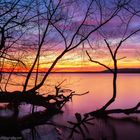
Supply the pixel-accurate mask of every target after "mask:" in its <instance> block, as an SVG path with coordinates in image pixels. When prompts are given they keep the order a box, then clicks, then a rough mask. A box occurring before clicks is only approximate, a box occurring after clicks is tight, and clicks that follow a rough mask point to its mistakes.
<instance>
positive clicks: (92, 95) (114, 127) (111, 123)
mask: <svg viewBox="0 0 140 140" xmlns="http://www.w3.org/2000/svg"><path fill="white" fill-rule="evenodd" d="M34 76H35V74H33V75H32V79H31V80H30V86H29V87H28V88H31V87H32V86H33V83H34V82H33V81H34ZM42 76H43V73H41V74H40V76H39V80H40V79H41V78H42ZM6 77H7V74H5V78H6ZM11 79H12V80H11V81H10V85H9V86H8V87H7V90H11V91H13V90H15V89H16V90H20V89H21V88H22V85H23V83H24V79H25V74H22V75H20V74H19V75H13V76H12V77H11ZM62 81H63V83H62V85H61V87H62V88H64V89H71V90H73V91H75V92H76V93H77V94H81V93H84V92H87V91H89V94H87V95H84V96H75V97H74V98H73V100H72V102H69V103H68V104H67V105H66V106H65V107H64V108H63V110H64V113H63V115H57V116H55V117H54V118H53V120H54V121H55V122H57V123H60V122H61V123H62V122H63V124H64V125H68V124H67V121H68V120H73V119H74V114H75V113H76V112H80V113H81V114H84V113H86V112H90V111H93V110H96V109H99V108H100V107H102V106H103V105H104V104H105V103H106V102H107V101H108V100H109V99H110V98H111V96H112V90H113V89H112V74H101V73H100V74H95V73H79V74H78V73H53V74H51V75H50V76H49V77H48V80H47V82H46V83H45V84H44V86H43V87H42V88H41V89H40V90H39V91H40V92H41V93H43V94H49V93H53V92H54V91H55V90H54V86H55V85H58V84H59V83H61V82H62ZM3 82H4V81H3ZM17 84H18V86H17ZM139 84H140V74H119V75H118V80H117V97H116V101H115V102H114V103H113V104H112V105H111V106H110V107H109V108H129V107H133V106H135V105H136V104H137V103H138V102H139V101H140V86H139ZM21 110H22V111H21V113H20V115H21V116H22V115H25V114H26V113H28V111H29V110H30V106H26V107H21ZM3 114H5V113H3ZM134 116H135V117H138V118H137V119H139V116H138V115H132V117H134ZM115 117H120V115H115ZM121 117H124V115H121ZM89 128H90V132H91V133H90V136H93V137H94V138H95V139H98V140H100V139H101V140H102V138H104V137H105V138H106V139H107V140H108V139H109V140H111V139H114V137H115V139H116V140H123V139H127V140H139V139H140V133H139V130H140V124H138V122H137V123H135V122H132V121H122V119H119V120H118V119H111V118H110V119H107V120H102V119H96V120H95V126H94V127H92V128H91V126H90V127H89ZM37 131H38V133H39V134H40V138H36V139H42V140H43V139H45V140H46V139H48V140H51V139H52V140H55V139H57V137H56V136H55V135H54V133H55V129H54V127H52V126H49V127H48V125H43V126H39V127H37ZM22 133H23V135H24V136H25V138H26V139H31V135H29V130H25V131H24V132H22ZM63 133H64V136H63V139H66V137H65V136H66V135H65V133H67V132H64V131H63ZM104 135H105V136H104ZM80 139H82V138H80Z"/></svg>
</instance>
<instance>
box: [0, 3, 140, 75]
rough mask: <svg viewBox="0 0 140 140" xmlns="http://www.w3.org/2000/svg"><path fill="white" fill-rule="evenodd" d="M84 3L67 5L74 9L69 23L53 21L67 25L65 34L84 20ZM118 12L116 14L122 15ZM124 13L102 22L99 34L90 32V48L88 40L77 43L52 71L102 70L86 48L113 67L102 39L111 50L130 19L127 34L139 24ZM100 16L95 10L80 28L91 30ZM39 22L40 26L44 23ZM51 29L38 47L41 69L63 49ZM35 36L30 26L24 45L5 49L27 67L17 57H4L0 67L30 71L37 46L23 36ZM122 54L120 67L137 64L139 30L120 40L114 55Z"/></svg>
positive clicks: (60, 26)
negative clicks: (120, 42)
mask: <svg viewBox="0 0 140 140" xmlns="http://www.w3.org/2000/svg"><path fill="white" fill-rule="evenodd" d="M106 4H107V6H108V7H111V6H112V5H111V3H106ZM87 5H88V4H87ZM87 5H85V4H84V1H83V2H79V5H78V7H76V8H75V5H73V6H72V5H70V6H69V9H70V10H74V12H75V13H74V14H73V16H74V17H73V20H71V23H69V24H64V22H60V23H59V22H58V23H57V24H56V26H57V27H58V28H59V29H60V30H63V29H64V28H65V29H66V34H67V35H68V39H69V38H70V37H71V35H72V34H73V33H74V31H75V28H76V26H79V25H80V23H81V21H82V20H83V18H84V14H85V11H86V9H87V7H86V6H87ZM134 6H135V5H134ZM81 7H82V8H83V10H80V8H81ZM135 7H136V6H135ZM74 8H75V9H74ZM70 10H69V11H70ZM69 11H68V12H69ZM61 12H66V11H65V10H64V11H61ZM123 12H126V11H123ZM123 12H122V13H123ZM122 13H121V14H122ZM71 14H72V12H71V11H70V12H69V13H68V16H70V15H71ZM121 14H120V15H119V16H122V15H121ZM123 14H124V13H123ZM127 14H128V13H126V17H125V16H122V18H123V19H121V18H120V17H119V16H116V17H115V18H113V19H112V20H111V21H110V22H109V23H107V24H105V25H104V26H103V27H102V28H101V30H99V31H100V32H101V31H102V35H99V32H95V33H93V34H92V35H91V36H90V38H89V40H90V43H91V44H92V49H91V47H90V46H89V44H88V43H87V41H85V42H84V48H83V47H82V44H80V45H79V46H78V48H76V49H74V50H72V51H70V52H68V53H67V54H65V55H64V57H63V58H62V59H61V60H60V61H59V62H58V64H57V65H56V66H55V67H54V69H53V71H55V72H82V71H87V72H92V71H93V72H95V71H103V70H105V68H104V67H102V66H99V65H98V64H95V63H92V62H90V61H89V58H88V56H87V55H86V53H85V51H86V50H87V51H88V52H89V54H90V55H91V57H92V58H93V59H94V60H97V61H99V62H101V63H104V64H106V65H107V66H109V67H110V68H113V67H112V64H113V63H112V60H111V57H110V54H109V50H108V49H107V47H106V44H105V42H104V39H107V40H108V41H109V43H110V44H111V45H112V47H111V48H112V50H114V48H115V45H116V44H117V43H119V41H120V40H121V38H122V35H123V33H124V32H125V30H126V28H127V23H128V22H129V25H128V30H127V31H128V32H126V36H127V35H129V33H131V32H132V31H135V30H136V29H138V28H139V23H140V19H139V17H137V16H133V18H132V19H131V22H130V21H129V19H130V18H131V16H130V17H129V15H127ZM99 16H100V15H99V14H98V13H97V14H96V13H95V17H94V16H93V17H91V18H87V19H86V21H85V23H84V25H86V26H87V27H83V30H84V28H86V30H85V32H84V33H83V34H86V33H87V32H88V30H91V27H94V26H96V25H97V24H98V22H99V21H98V18H99V19H100V17H99ZM105 18H106V17H105ZM122 20H124V23H123V24H122ZM40 22H41V24H46V23H45V22H43V21H40ZM41 26H42V28H43V25H41ZM51 28H52V27H51ZM54 30H55V29H54V28H53V29H51V30H50V31H49V33H48V34H49V35H48V37H47V39H46V42H47V43H46V42H45V44H44V46H43V47H42V49H41V54H40V61H39V63H40V65H39V71H40V72H45V71H47V69H48V68H49V67H50V65H51V64H52V62H53V61H54V60H55V58H56V57H57V56H58V54H60V53H61V52H62V50H63V49H64V43H63V42H62V40H61V39H60V37H59V36H58V33H56V31H54ZM37 37H38V31H37V28H33V30H32V29H31V30H30V31H29V32H28V33H27V35H26V36H25V37H24V40H25V41H24V44H25V45H22V48H23V49H20V47H21V46H14V47H13V48H11V49H9V50H8V51H9V55H10V56H11V57H12V58H16V59H20V60H22V61H23V62H24V63H25V64H26V67H24V66H23V65H22V64H20V63H18V64H17V62H16V61H15V62H14V61H13V62H11V61H10V60H5V63H4V64H3V68H2V71H12V70H13V71H19V72H21V71H24V72H27V71H29V69H30V67H31V65H32V63H33V61H34V58H35V55H36V53H37V50H36V49H33V48H35V47H36V46H33V45H32V47H30V48H29V47H26V40H27V39H28V42H27V43H29V41H30V43H32V41H35V40H36V38H37ZM74 43H75V42H74ZM28 45H29V44H28ZM122 57H125V58H124V59H122V60H119V61H118V67H119V68H140V33H137V34H135V35H133V36H132V37H131V38H129V39H128V40H127V41H126V42H124V44H122V46H121V48H120V50H119V52H118V55H117V58H118V59H119V58H122ZM35 69H36V68H35ZM35 69H34V71H35Z"/></svg>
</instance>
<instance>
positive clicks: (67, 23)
mask: <svg viewBox="0 0 140 140" xmlns="http://www.w3.org/2000/svg"><path fill="white" fill-rule="evenodd" d="M134 1H135V2H138V1H137V0H111V1H110V2H109V3H108V2H107V1H106V0H98V1H97V0H87V1H85V0H82V1H79V0H76V1H73V0H65V1H63V0H56V1H54V0H48V1H47V0H40V1H37V0H12V1H9V0H2V1H0V82H1V85H0V103H7V106H6V108H7V109H10V110H11V111H12V115H11V116H0V134H1V135H6V133H5V132H10V131H11V130H12V131H11V132H10V133H8V134H9V135H14V136H17V137H18V136H19V137H20V136H22V134H21V131H22V130H25V129H31V130H32V129H33V128H34V127H35V126H38V125H43V124H47V121H48V120H50V118H53V116H54V115H56V114H59V113H62V112H63V111H62V108H63V107H64V105H65V104H66V103H67V102H69V101H71V100H72V97H73V96H82V95H85V94H87V93H88V92H85V93H83V94H77V93H75V92H74V91H72V89H67V91H68V93H67V94H66V93H65V89H63V88H62V87H61V85H62V83H63V81H62V82H61V83H60V84H58V85H55V86H54V90H55V92H54V93H50V94H42V93H41V91H40V89H41V88H42V87H43V86H44V85H45V82H46V81H47V80H48V77H49V76H50V74H51V72H52V71H53V70H54V68H55V67H56V65H57V64H58V63H59V62H60V61H61V60H62V59H63V57H64V56H65V55H69V52H71V51H72V50H75V49H77V48H79V49H81V50H82V49H83V51H84V52H85V53H86V54H87V56H88V58H89V60H90V61H91V62H93V63H96V64H99V65H100V66H103V67H104V68H106V69H107V70H108V71H110V72H111V73H112V74H113V81H112V83H113V84H112V86H113V91H112V93H113V95H112V97H111V98H110V100H109V101H108V102H107V103H106V104H105V105H104V106H103V107H101V108H100V109H98V110H96V111H92V112H89V113H86V114H85V115H81V114H80V113H76V114H75V118H76V121H75V122H72V121H68V123H69V125H70V127H68V129H69V130H70V136H69V137H70V138H71V137H72V136H73V134H74V133H80V134H82V136H83V138H84V139H90V138H87V137H86V135H85V133H88V132H89V130H88V126H87V125H93V124H94V123H93V122H91V121H92V120H94V119H95V117H97V118H98V117H99V118H100V117H104V118H106V117H107V116H108V115H109V114H115V113H124V114H126V115H129V114H133V113H140V110H139V106H140V103H138V104H137V105H136V106H135V107H132V108H129V109H108V107H109V106H110V105H111V104H112V103H113V102H114V101H115V99H116V96H117V76H118V72H120V71H119V69H118V61H119V60H121V59H125V58H126V57H121V58H118V57H117V55H118V53H119V50H120V49H121V47H122V45H123V43H125V42H126V41H127V40H128V39H130V38H131V37H132V36H133V35H135V34H136V33H138V32H139V31H140V28H139V27H137V28H134V29H133V30H129V25H130V23H131V21H133V19H134V18H136V17H139V7H138V8H137V7H136V6H134V7H133V6H130V5H131V4H132V3H133V2H134ZM81 9H83V10H81ZM79 11H80V12H81V13H80V17H78V14H79ZM124 11H125V12H126V16H127V20H126V17H124V15H123V13H124ZM115 18H116V19H119V20H120V24H121V25H120V26H119V28H120V27H121V26H122V27H123V31H120V30H121V29H120V30H119V31H120V32H119V33H121V35H120V36H117V37H118V38H119V39H118V40H117V43H115V45H114V44H113V45H112V44H111V43H110V41H109V39H112V40H113V38H112V35H113V33H112V32H111V33H110V32H109V31H104V29H105V28H106V27H105V26H107V24H108V25H110V24H109V23H110V22H111V21H114V20H116V19H115ZM114 26H115V25H114ZM116 28H117V30H118V27H116ZM116 28H115V27H114V28H113V29H112V30H113V32H116ZM112 30H111V31H112ZM119 33H118V34H119ZM108 34H111V36H110V35H109V37H107V36H108ZM118 34H117V35H118ZM97 36H99V38H101V40H104V43H105V45H106V47H107V49H108V51H109V54H110V56H111V60H112V62H113V67H110V66H108V65H106V64H104V63H102V62H100V61H98V60H96V58H95V59H93V58H92V56H91V53H92V52H91V51H92V49H94V46H92V45H91V42H94V41H95V42H96V43H97V42H98V41H99V40H98V37H97ZM114 37H115V35H114ZM85 43H86V45H87V44H88V45H89V47H90V50H89V47H88V48H86V46H85ZM81 46H82V47H81ZM114 46H115V47H114ZM51 51H53V53H52V52H51ZM51 53H52V54H53V55H54V57H52V58H51V59H49V57H48V56H51ZM32 55H33V56H32ZM43 58H45V59H43ZM47 58H48V59H47ZM41 65H45V66H46V67H47V69H45V70H44V75H43V76H42V75H41V73H40V69H41ZM18 70H19V71H21V72H26V73H25V75H24V82H22V86H21V85H20V87H22V88H21V89H20V90H19V88H18V87H19V85H18V84H17V88H18V90H15V89H14V91H12V90H10V89H8V87H10V84H11V83H10V80H11V79H12V75H13V73H15V72H19V71H18ZM4 72H7V73H6V74H7V77H6V78H5V76H4ZM16 80H17V81H18V79H16ZM19 83H20V81H19ZM31 83H32V84H31ZM47 90H48V89H47V87H46V93H48V91H47ZM22 104H30V105H31V106H32V110H31V112H30V113H29V114H28V115H25V116H23V117H19V111H20V106H21V105H22ZM36 106H37V107H39V106H41V107H43V108H44V110H43V111H35V107H36ZM48 124H49V123H48ZM52 125H54V124H52ZM102 139H103V140H105V139H106V137H102Z"/></svg>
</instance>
